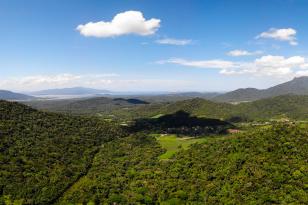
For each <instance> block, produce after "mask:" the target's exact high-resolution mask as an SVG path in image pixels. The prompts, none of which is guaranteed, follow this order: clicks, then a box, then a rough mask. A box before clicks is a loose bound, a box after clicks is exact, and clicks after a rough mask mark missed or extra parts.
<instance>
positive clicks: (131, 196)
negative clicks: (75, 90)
mask: <svg viewBox="0 0 308 205" xmlns="http://www.w3.org/2000/svg"><path fill="white" fill-rule="evenodd" d="M297 98H298V99H297ZM279 99H281V100H279ZM299 99H301V100H303V98H302V97H300V96H296V97H294V96H284V97H279V98H278V100H277V101H276V104H271V105H266V103H270V102H271V101H272V100H273V99H269V100H268V101H264V100H263V101H256V102H253V103H254V106H256V111H254V110H251V112H252V113H254V112H255V113H257V111H258V109H262V107H266V106H268V107H270V106H271V107H272V108H273V109H274V110H275V109H276V110H280V111H281V109H285V108H283V107H282V105H284V104H289V105H290V106H291V107H292V110H291V109H290V110H283V111H284V112H289V113H293V114H294V117H295V118H296V113H297V112H298V114H300V110H301V111H302V113H301V114H302V115H301V116H305V115H303V114H305V112H304V111H303V110H305V109H307V108H304V107H303V106H298V104H297V107H296V106H295V104H296V102H298V100H299ZM192 102H193V103H192ZM304 103H305V102H303V104H304ZM175 105H177V106H175ZM151 106H154V109H150V108H151ZM155 106H157V107H155ZM161 106H162V107H161ZM209 106H210V109H208V107H209ZM239 106H241V108H240V109H242V110H243V111H244V110H245V109H248V108H247V107H245V106H250V104H248V103H247V104H246V103H245V104H241V105H239ZM258 106H260V108H258ZM141 107H144V108H142V109H145V107H148V108H149V109H148V110H147V111H148V112H147V113H146V111H145V112H144V113H146V114H144V113H142V115H143V114H144V115H145V116H146V115H150V116H152V115H153V114H156V116H154V117H153V116H152V117H151V118H148V119H146V118H143V119H139V120H141V125H142V123H144V122H145V121H146V123H150V125H149V127H147V126H144V127H143V126H141V127H142V128H143V129H136V127H133V126H134V125H136V123H137V125H138V122H139V123H140V121H138V120H136V121H135V124H134V123H132V124H128V125H126V126H120V125H118V124H117V123H116V122H109V121H106V120H104V117H95V116H92V115H90V116H85V115H83V116H71V115H66V114H59V113H50V112H43V111H37V110H35V109H33V108H30V107H28V106H25V105H22V104H19V103H13V102H6V101H0V137H1V142H0V143H1V144H0V159H1V160H0V194H1V198H0V204H306V203H307V202H308V174H307V173H308V160H307V159H308V128H307V126H306V125H305V124H300V123H299V122H282V123H277V122H275V123H272V124H270V125H266V126H259V127H248V128H247V127H246V128H245V129H242V130H240V131H239V132H236V133H234V134H226V133H224V132H223V133H221V132H214V134H215V135H213V133H203V132H202V133H199V134H198V135H197V136H194V137H191V136H190V137H185V136H189V133H188V134H187V133H186V134H184V136H179V137H181V140H192V141H187V142H184V141H182V142H183V143H182V144H183V145H185V144H186V145H187V146H185V148H184V147H181V145H179V147H178V148H177V151H176V152H172V153H173V154H172V155H170V156H169V155H168V157H161V156H163V155H164V153H166V152H167V151H168V150H167V149H168V146H163V145H162V142H163V140H160V139H159V135H153V133H157V134H159V133H161V134H162V135H161V136H163V137H164V136H165V134H163V133H164V131H165V129H168V128H178V127H183V125H185V126H186V127H185V129H186V128H187V130H190V131H191V133H192V128H194V127H195V126H206V127H207V126H209V125H212V124H210V123H214V125H216V124H217V123H218V124H219V125H223V126H226V129H229V128H234V127H233V125H231V124H230V123H228V122H225V121H221V120H219V119H215V118H219V115H220V116H221V115H222V114H223V113H224V112H227V111H228V109H229V108H232V107H234V105H231V104H217V103H213V102H210V101H205V100H202V99H194V100H186V101H179V102H176V103H171V104H164V105H162V104H159V105H141V106H137V107H135V108H134V109H138V110H139V109H141ZM294 108H297V109H294ZM178 109H180V110H184V111H186V112H184V111H181V112H177V113H176V111H178ZM214 111H215V112H217V115H215V114H214ZM280 111H273V112H272V113H271V112H266V110H262V112H265V113H264V116H266V117H267V116H273V115H275V116H276V115H277V116H279V115H280ZM174 112H175V113H174ZM168 113H174V114H168ZM211 113H212V114H211ZM162 114H164V115H162ZM190 114H192V116H190ZM137 116H140V115H137ZM179 116H180V118H179ZM195 116H199V117H195ZM234 116H237V115H234ZM250 116H253V115H250ZM204 117H212V119H209V118H204ZM229 117H230V116H228V115H225V116H224V118H229ZM290 117H291V115H290ZM135 118H138V117H135ZM255 119H258V115H255ZM204 123H205V124H204ZM139 125H140V124H139ZM152 128H154V129H152ZM157 128H159V129H157ZM237 129H241V127H238V128H237ZM195 137H197V138H195ZM194 141H195V142H197V143H192V142H194ZM179 142H180V141H179ZM189 144H191V145H190V146H189ZM163 147H165V148H163ZM172 149H174V148H172Z"/></svg>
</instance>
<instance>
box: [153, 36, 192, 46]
mask: <svg viewBox="0 0 308 205" xmlns="http://www.w3.org/2000/svg"><path fill="white" fill-rule="evenodd" d="M155 42H156V43H158V44H165V45H175V46H185V45H189V44H192V40H190V39H175V38H162V39H159V40H156V41H155Z"/></svg>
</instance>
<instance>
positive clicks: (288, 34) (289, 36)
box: [256, 28, 298, 46]
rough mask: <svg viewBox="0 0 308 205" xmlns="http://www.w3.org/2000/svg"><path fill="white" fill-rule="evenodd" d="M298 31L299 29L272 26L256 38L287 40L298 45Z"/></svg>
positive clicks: (293, 44)
mask: <svg viewBox="0 0 308 205" xmlns="http://www.w3.org/2000/svg"><path fill="white" fill-rule="evenodd" d="M296 33H297V31H296V30H295V29H293V28H282V29H276V28H271V29H269V30H268V31H265V32H262V33H261V34H259V35H257V36H256V39H261V38H267V39H274V40H278V41H287V42H289V44H290V45H292V46H296V45H298V42H297V39H296Z"/></svg>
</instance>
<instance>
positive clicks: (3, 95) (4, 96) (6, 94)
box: [0, 90, 35, 101]
mask: <svg viewBox="0 0 308 205" xmlns="http://www.w3.org/2000/svg"><path fill="white" fill-rule="evenodd" d="M0 99H1V100H14V101H19V100H34V99H35V97H33V96H30V95H25V94H21V93H14V92H11V91H8V90H0Z"/></svg>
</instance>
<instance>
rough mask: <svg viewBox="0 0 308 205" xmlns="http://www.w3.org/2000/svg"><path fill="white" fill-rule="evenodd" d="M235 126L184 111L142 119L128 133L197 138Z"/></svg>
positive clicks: (223, 132)
mask: <svg viewBox="0 0 308 205" xmlns="http://www.w3.org/2000/svg"><path fill="white" fill-rule="evenodd" d="M234 127H235V126H234V125H232V124H231V123H229V122H225V121H222V120H219V119H211V118H198V117H195V116H190V114H189V113H187V112H185V111H178V112H176V113H174V114H167V115H164V116H161V117H159V118H142V119H138V120H136V121H135V123H134V124H133V125H132V126H131V127H130V128H129V129H130V131H133V132H139V131H148V132H159V133H166V134H178V135H189V136H198V135H205V134H225V133H227V130H228V129H230V128H234Z"/></svg>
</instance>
